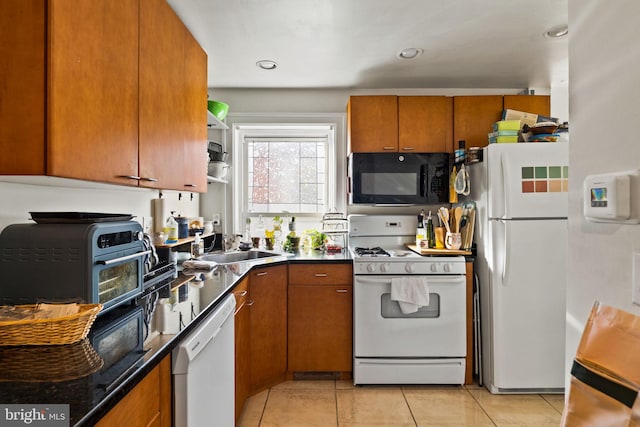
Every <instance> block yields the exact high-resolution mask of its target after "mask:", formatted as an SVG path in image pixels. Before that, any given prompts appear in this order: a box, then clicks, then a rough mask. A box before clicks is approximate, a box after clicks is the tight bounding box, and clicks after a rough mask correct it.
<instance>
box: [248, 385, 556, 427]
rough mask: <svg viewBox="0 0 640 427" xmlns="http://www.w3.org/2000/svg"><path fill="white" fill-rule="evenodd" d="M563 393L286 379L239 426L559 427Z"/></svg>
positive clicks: (251, 403) (257, 399) (254, 401)
mask: <svg viewBox="0 0 640 427" xmlns="http://www.w3.org/2000/svg"><path fill="white" fill-rule="evenodd" d="M563 405H564V396H563V395H549V394H544V395H540V394H529V395H493V394H491V393H489V392H488V391H487V390H486V389H485V388H481V387H479V386H477V385H473V386H358V387H355V386H354V385H353V383H352V382H351V381H330V380H329V381H288V382H285V383H282V384H279V385H277V386H275V387H272V388H271V389H269V390H265V391H263V392H261V393H259V394H256V395H254V396H252V397H251V398H250V399H249V400H248V401H247V402H246V404H245V408H244V412H243V414H242V416H241V418H240V421H239V423H238V427H331V426H336V427H375V426H380V427H425V426H429V427H431V426H442V427H444V426H447V427H463V426H474V427H475V426H477V427H484V426H491V427H501V426H510V427H514V426H518V427H528V426H531V427H547V426H548V427H558V425H560V418H561V415H562V409H563Z"/></svg>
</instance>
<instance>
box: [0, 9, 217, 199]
mask: <svg viewBox="0 0 640 427" xmlns="http://www.w3.org/2000/svg"><path fill="white" fill-rule="evenodd" d="M114 3H117V5H114ZM170 14H173V11H172V10H171V9H170V7H169V6H168V5H167V4H166V2H165V1H160V0H153V1H151V0H150V1H147V0H145V1H142V2H140V1H139V0H119V1H115V2H114V1H107V0H95V1H91V2H71V1H46V0H25V1H9V2H0V37H1V38H2V40H3V42H4V43H3V53H4V56H5V57H7V58H11V61H3V62H2V65H0V74H1V75H2V76H3V80H4V81H3V88H4V89H3V91H4V92H3V96H2V97H0V113H1V114H0V150H1V151H2V152H3V155H2V156H1V157H0V174H2V175H49V176H57V177H64V178H74V179H82V180H88V181H98V182H108V183H115V184H123V185H129V186H138V185H140V186H145V187H152V188H163V189H178V190H182V189H191V191H206V184H201V185H202V188H197V189H196V190H194V189H193V187H189V186H187V185H185V184H190V183H189V182H185V175H184V173H183V168H184V163H185V157H184V154H183V151H184V141H185V138H186V135H187V134H188V133H189V132H188V131H187V130H186V125H185V123H186V121H185V119H180V116H181V115H184V114H185V113H184V112H182V111H183V110H184V108H185V101H182V98H183V97H184V92H185V82H184V76H185V68H184V62H185V61H184V52H185V49H184V45H183V43H182V42H181V41H182V40H183V39H184V38H185V37H186V36H185V33H184V32H185V31H186V28H185V27H184V25H183V24H182V22H180V20H179V19H177V17H175V14H173V16H174V17H175V18H174V19H173V22H171V23H169V24H168V23H167V21H166V20H164V19H160V16H169V15H170ZM167 34H170V35H171V37H175V38H172V39H171V40H168V39H167V37H168V36H167ZM176 40H180V41H179V42H176ZM159 45H162V46H163V47H162V48H161V47H160V46H159ZM150 49H152V54H151V52H150ZM151 56H153V57H154V58H153V59H150V58H149V57H151ZM149 61H152V62H149ZM159 63H162V64H169V65H170V66H169V67H164V68H163V67H157V64H159ZM205 67H206V66H205ZM204 72H205V73H206V68H205V71H204ZM150 74H153V75H154V76H153V77H152V78H150ZM198 81H200V80H198ZM174 84H175V86H172V87H171V88H170V89H167V88H165V87H163V86H166V85H174ZM200 84H202V82H200ZM202 91H203V93H204V94H205V96H204V100H203V101H202V105H200V106H199V107H198V109H199V110H201V111H202V115H201V116H199V118H198V120H202V123H201V126H202V128H203V129H204V133H203V135H204V136H203V137H202V142H201V143H202V150H203V151H202V152H203V153H206V110H205V109H206V78H205V81H204V85H203V87H202ZM155 95H164V96H157V97H156V96H155ZM189 105H190V107H187V108H195V107H193V105H195V103H190V104H189ZM181 109H182V110H181ZM149 111H153V112H154V113H156V114H157V115H153V117H149V116H150V115H151V114H149V113H148V112H149ZM174 114H175V115H174ZM194 117H195V116H194ZM200 117H202V118H200ZM161 119H163V120H165V122H162V123H160V122H161ZM158 123H160V125H161V126H160V128H161V129H162V130H164V131H166V132H165V133H163V134H162V135H163V138H162V139H161V140H154V141H151V140H150V138H152V137H153V135H152V134H153V132H151V131H149V129H150V128H152V127H154V126H155V124H158ZM167 123H168V124H167ZM164 135H169V136H171V141H170V143H169V142H167V140H168V139H169V138H168V137H164ZM169 147H170V149H169ZM202 156H203V157H204V154H202ZM167 159H168V160H167ZM176 171H177V173H176ZM201 175H202V180H203V181H202V182H206V167H204V166H203V167H202V172H201ZM174 176H178V179H175V180H173V177H174Z"/></svg>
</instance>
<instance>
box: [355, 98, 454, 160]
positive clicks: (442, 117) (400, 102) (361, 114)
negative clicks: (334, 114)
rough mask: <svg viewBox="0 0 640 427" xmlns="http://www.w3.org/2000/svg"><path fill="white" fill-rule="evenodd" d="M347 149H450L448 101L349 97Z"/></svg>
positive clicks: (371, 151) (372, 150)
mask: <svg viewBox="0 0 640 427" xmlns="http://www.w3.org/2000/svg"><path fill="white" fill-rule="evenodd" d="M347 121H348V128H349V152H353V153H377V152H416V153H426V152H452V129H451V123H452V101H451V98H450V97H445V96H395V95H380V96H352V97H350V98H349V103H348V105H347Z"/></svg>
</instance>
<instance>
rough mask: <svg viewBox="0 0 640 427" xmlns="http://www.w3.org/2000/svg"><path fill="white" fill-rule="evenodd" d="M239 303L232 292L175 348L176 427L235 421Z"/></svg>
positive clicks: (223, 425) (223, 426) (224, 424)
mask: <svg viewBox="0 0 640 427" xmlns="http://www.w3.org/2000/svg"><path fill="white" fill-rule="evenodd" d="M235 306H236V300H235V297H234V296H233V295H229V296H228V297H227V298H226V299H225V300H224V301H223V302H222V303H221V304H220V305H219V306H218V307H217V308H216V309H215V310H214V311H213V312H212V313H211V314H209V316H208V317H207V318H206V319H205V320H204V321H203V323H202V324H201V325H200V326H198V328H197V329H196V330H194V331H192V332H191V333H189V335H187V337H186V338H184V339H183V340H182V342H181V344H180V345H178V347H176V348H175V349H174V350H173V354H172V357H173V384H174V404H173V407H174V425H175V427H200V426H202V427H218V426H219V427H228V426H233V425H234V423H235V420H234V418H235V416H234V412H235V411H234V408H235V405H234V396H235V389H234V387H235V385H234V384H235V382H234V379H235V363H234V321H233V313H234V310H235Z"/></svg>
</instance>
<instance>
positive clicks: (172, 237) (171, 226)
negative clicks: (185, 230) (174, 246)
mask: <svg viewBox="0 0 640 427" xmlns="http://www.w3.org/2000/svg"><path fill="white" fill-rule="evenodd" d="M166 234H167V240H166V242H165V243H177V242H178V223H177V222H176V220H175V218H174V217H173V215H172V216H170V217H169V218H168V219H167V224H166Z"/></svg>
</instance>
